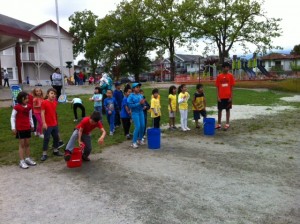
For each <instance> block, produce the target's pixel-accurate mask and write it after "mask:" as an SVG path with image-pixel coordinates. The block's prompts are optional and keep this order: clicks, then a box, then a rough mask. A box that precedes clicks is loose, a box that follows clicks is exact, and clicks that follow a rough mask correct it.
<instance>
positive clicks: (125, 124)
mask: <svg viewBox="0 0 300 224" xmlns="http://www.w3.org/2000/svg"><path fill="white" fill-rule="evenodd" d="M122 123H123V129H124V134H125V135H129V130H130V125H131V122H130V118H122Z"/></svg>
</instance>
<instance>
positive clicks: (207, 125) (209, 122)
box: [203, 118, 216, 135]
mask: <svg viewBox="0 0 300 224" xmlns="http://www.w3.org/2000/svg"><path fill="white" fill-rule="evenodd" d="M203 122H204V135H215V125H216V120H215V119H214V118H204V121H203Z"/></svg>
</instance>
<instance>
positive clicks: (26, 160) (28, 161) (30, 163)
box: [25, 157, 36, 166]
mask: <svg viewBox="0 0 300 224" xmlns="http://www.w3.org/2000/svg"><path fill="white" fill-rule="evenodd" d="M25 163H26V164H27V165H29V166H35V165H36V162H35V161H33V160H32V159H31V158H30V157H28V158H26V159H25Z"/></svg>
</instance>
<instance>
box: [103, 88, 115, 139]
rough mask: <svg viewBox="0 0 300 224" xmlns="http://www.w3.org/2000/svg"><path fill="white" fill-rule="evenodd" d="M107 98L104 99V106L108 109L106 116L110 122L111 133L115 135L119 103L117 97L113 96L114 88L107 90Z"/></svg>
mask: <svg viewBox="0 0 300 224" xmlns="http://www.w3.org/2000/svg"><path fill="white" fill-rule="evenodd" d="M106 96H107V98H105V100H104V108H105V111H106V117H107V121H108V124H109V135H114V132H115V115H116V110H118V104H117V101H116V99H115V98H113V92H112V90H110V89H109V90H107V92H106Z"/></svg>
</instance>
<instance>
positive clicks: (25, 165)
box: [19, 160, 29, 169]
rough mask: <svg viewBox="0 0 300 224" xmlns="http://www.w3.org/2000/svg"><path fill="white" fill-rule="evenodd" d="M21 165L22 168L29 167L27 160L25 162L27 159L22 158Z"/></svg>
mask: <svg viewBox="0 0 300 224" xmlns="http://www.w3.org/2000/svg"><path fill="white" fill-rule="evenodd" d="M19 165H20V167H21V168H22V169H28V167H29V166H28V165H27V164H26V162H25V160H21V161H20V164H19Z"/></svg>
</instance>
